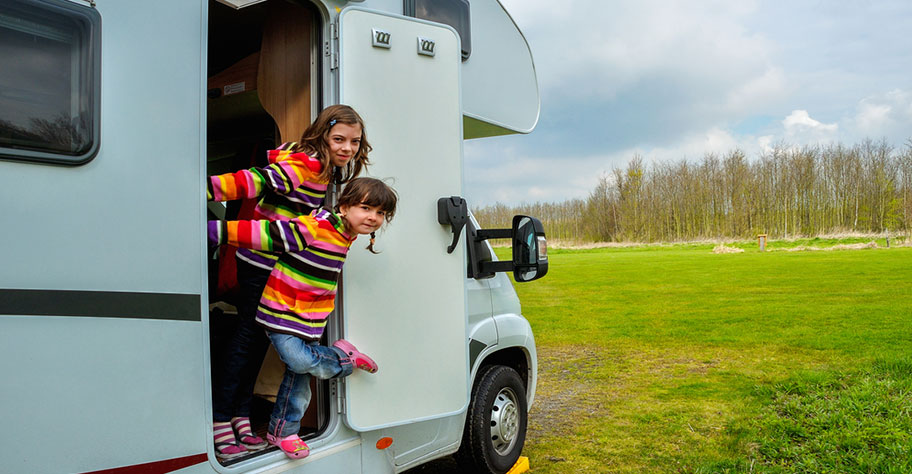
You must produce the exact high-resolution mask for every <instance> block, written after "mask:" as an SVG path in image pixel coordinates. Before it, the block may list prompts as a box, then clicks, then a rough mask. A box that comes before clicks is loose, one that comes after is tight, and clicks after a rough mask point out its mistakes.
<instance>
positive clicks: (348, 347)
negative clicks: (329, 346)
mask: <svg viewBox="0 0 912 474" xmlns="http://www.w3.org/2000/svg"><path fill="white" fill-rule="evenodd" d="M333 347H338V348H339V349H342V350H343V351H345V353H346V354H348V356H349V357H350V358H351V361H352V364H354V365H355V367H357V368H359V369H361V370H366V371H368V372H370V373H372V374H373V373H376V372H377V370H379V369H380V367H378V366H377V363H376V362H374V359H371V358H370V357H368V356H367V355H365V354H364V353H362V352H360V351H358V349H357V348H355V346H354V345H352V343H350V342H348V341H346V340H345V339H339V340H338V341H336V342H334V343H333Z"/></svg>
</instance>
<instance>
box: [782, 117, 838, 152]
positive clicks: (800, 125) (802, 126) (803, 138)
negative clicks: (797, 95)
mask: <svg viewBox="0 0 912 474" xmlns="http://www.w3.org/2000/svg"><path fill="white" fill-rule="evenodd" d="M782 126H783V128H784V132H783V133H784V137H785V140H786V141H788V142H790V143H789V144H790V145H801V144H813V143H820V142H830V141H835V140H836V138H837V136H836V132H837V131H838V130H839V125H838V124H835V123H822V122H820V121H818V120H814V119H813V118H811V115H810V114H809V113H808V112H807V110H800V109H799V110H793V111H792V113H791V114H789V115H788V116H787V117H785V119H784V120H782Z"/></svg>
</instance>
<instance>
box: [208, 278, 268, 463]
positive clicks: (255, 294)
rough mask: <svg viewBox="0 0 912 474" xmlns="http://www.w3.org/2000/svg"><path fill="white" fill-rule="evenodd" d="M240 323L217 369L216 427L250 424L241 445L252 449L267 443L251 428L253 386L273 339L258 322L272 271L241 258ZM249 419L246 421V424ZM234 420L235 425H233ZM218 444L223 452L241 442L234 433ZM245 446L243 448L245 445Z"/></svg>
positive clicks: (214, 399)
mask: <svg viewBox="0 0 912 474" xmlns="http://www.w3.org/2000/svg"><path fill="white" fill-rule="evenodd" d="M237 265H238V285H239V287H240V288H239V290H240V294H239V295H238V325H237V328H236V329H235V331H234V333H233V334H232V337H231V339H230V340H229V341H228V345H227V347H226V348H225V353H224V356H223V357H222V358H221V359H222V363H221V364H220V365H218V366H216V367H215V368H214V370H213V372H214V377H213V384H212V414H213V419H214V430H215V431H218V432H221V433H222V434H223V438H224V435H225V434H231V433H232V430H231V429H229V430H228V433H224V431H225V430H224V427H225V426H229V428H230V427H231V426H232V425H234V426H235V430H237V427H238V426H241V427H243V426H247V428H246V429H245V430H243V432H239V435H240V436H241V444H243V445H244V446H246V447H250V448H252V449H258V448H262V447H264V446H265V441H264V440H263V439H262V438H260V437H258V436H256V435H255V434H253V432H252V431H251V430H250V428H249V417H250V404H251V401H252V399H253V386H254V384H255V383H256V378H257V375H258V373H259V370H260V365H262V363H263V358H264V357H265V355H266V349H267V348H268V347H269V339H268V338H267V337H266V335H265V333H264V332H263V329H262V328H261V327H260V326H259V325H258V324H256V322H255V321H254V317H255V316H256V308H257V304H258V303H259V301H260V296H261V295H262V293H263V288H265V287H266V280H267V279H268V278H269V271H267V270H263V269H260V268H257V267H254V266H252V265H250V264H248V263H246V262H244V261H241V260H238V263H237ZM245 421H246V423H245ZM229 422H231V424H229ZM231 438H232V439H230V440H227V439H223V440H222V443H220V444H219V443H217V445H219V446H221V449H219V450H217V451H218V452H219V453H223V452H226V451H233V449H231V448H229V446H231V445H237V440H236V439H234V436H233V435H232V436H231ZM242 449H243V448H242Z"/></svg>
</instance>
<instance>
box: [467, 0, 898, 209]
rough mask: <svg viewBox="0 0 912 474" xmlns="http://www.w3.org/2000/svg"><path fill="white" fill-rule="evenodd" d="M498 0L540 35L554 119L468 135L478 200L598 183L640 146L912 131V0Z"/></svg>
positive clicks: (819, 139)
mask: <svg viewBox="0 0 912 474" xmlns="http://www.w3.org/2000/svg"><path fill="white" fill-rule="evenodd" d="M500 1H501V2H502V3H503V4H504V6H505V7H506V8H507V10H508V11H509V12H510V13H511V15H512V16H513V18H514V20H515V21H516V23H517V24H518V25H519V27H520V28H521V29H522V30H523V32H524V34H525V35H526V39H527V40H528V42H529V44H530V47H531V49H532V54H533V57H534V59H535V63H536V70H537V73H538V79H539V84H540V89H541V97H542V110H541V120H540V122H539V124H538V127H537V128H536V130H535V131H534V132H533V133H532V134H531V135H529V136H507V137H496V138H489V139H482V140H477V141H476V140H472V141H469V142H466V148H465V156H466V180H467V190H468V192H470V193H471V194H474V195H475V196H476V197H477V199H476V202H477V205H484V204H492V203H494V202H496V201H501V202H504V203H519V202H523V201H535V200H541V201H561V200H564V199H571V198H580V197H585V196H587V195H588V193H589V192H590V191H591V190H592V189H593V188H594V186H595V184H596V181H597V179H598V176H599V175H600V174H601V173H604V172H606V171H608V170H610V169H611V168H612V167H614V166H626V164H627V162H628V161H629V160H630V158H631V157H632V156H634V154H639V155H641V156H643V157H644V158H645V159H646V160H647V162H649V161H664V160H680V159H684V158H686V159H691V160H698V159H700V158H701V157H702V156H703V155H704V154H706V153H717V154H723V153H727V152H729V151H731V150H733V149H736V148H737V149H740V150H742V151H744V152H745V153H746V154H747V155H748V156H749V157H756V156H759V155H760V154H762V153H764V152H767V151H769V150H770V149H771V148H772V147H773V146H775V145H778V144H785V145H788V146H803V145H815V144H819V143H827V142H833V141H840V142H842V143H845V144H853V143H858V142H859V141H860V140H863V139H865V138H873V139H879V138H881V137H883V138H886V139H887V140H888V141H889V142H891V143H894V144H901V143H904V142H906V140H908V139H909V137H910V135H912V92H910V91H912V86H910V85H909V84H910V81H909V77H912V76H910V73H912V71H910V68H912V66H910V64H912V50H910V49H909V48H908V47H906V44H907V43H908V42H907V41H903V38H905V37H906V33H905V29H907V25H908V23H909V21H910V19H912V4H910V3H908V2H906V1H895V0H884V1H882V2H876V3H869V2H855V3H852V2H849V3H845V2H837V4H833V5H831V4H828V3H820V2H819V1H818V0H795V1H794V2H760V1H759V0H754V1H746V2H729V1H726V0H700V1H698V2H665V1H663V0H642V1H633V0H618V1H614V2H604V1H603V0H567V1H565V2H563V3H562V4H561V8H554V5H553V2H546V1H543V0H500ZM870 25H877V27H876V28H872V27H870ZM878 91H880V92H878Z"/></svg>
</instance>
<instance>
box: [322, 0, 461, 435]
mask: <svg viewBox="0 0 912 474" xmlns="http://www.w3.org/2000/svg"><path fill="white" fill-rule="evenodd" d="M340 17H341V19H340V28H339V32H340V37H339V50H340V53H339V58H340V61H339V72H340V101H341V102H342V103H344V104H348V105H351V106H352V107H354V108H355V110H357V111H358V112H359V113H360V114H361V116H362V117H363V118H364V120H365V122H366V127H367V138H368V140H369V141H370V144H371V145H372V147H373V151H372V152H371V155H370V159H371V162H372V165H371V166H370V169H369V173H368V174H369V175H371V176H374V177H378V178H384V179H385V178H389V183H390V184H391V185H392V186H393V187H394V188H395V189H396V190H397V192H398V193H399V207H398V209H397V212H396V215H395V218H394V219H393V221H392V223H390V224H389V226H388V227H386V228H385V229H383V230H381V231H380V232H378V236H377V243H376V246H375V247H376V249H377V250H378V251H380V254H378V255H372V254H370V253H369V252H368V251H366V250H365V249H364V247H365V246H366V245H367V243H368V242H367V238H365V237H361V238H359V239H358V240H357V241H355V243H354V244H353V245H352V249H351V252H350V253H349V257H348V260H347V262H346V265H345V270H344V272H343V282H342V298H341V299H342V305H341V311H342V313H343V316H344V321H345V323H344V337H345V338H346V339H348V340H350V341H351V342H352V343H354V344H355V345H356V346H358V348H359V349H360V350H362V351H364V352H365V353H366V354H369V355H370V356H371V357H373V358H374V360H376V361H377V363H378V364H379V366H380V371H379V372H378V373H377V374H373V375H371V374H367V373H365V372H363V371H356V373H355V374H354V375H353V376H351V377H349V378H347V379H345V382H344V395H345V405H346V407H345V411H346V417H347V420H348V424H349V425H350V426H351V427H352V428H354V429H357V430H360V431H367V430H372V429H376V428H381V427H387V426H394V425H398V424H402V423H406V422H412V421H417V420H424V419H432V418H437V417H441V416H447V415H453V414H456V413H458V412H460V411H462V410H464V409H465V407H466V406H467V404H468V397H469V388H468V386H469V384H468V354H467V344H466V310H465V305H466V302H465V281H466V257H465V244H464V242H463V239H462V238H461V239H459V240H458V246H457V247H456V248H455V250H454V251H453V252H452V253H447V247H448V246H449V245H450V243H451V242H452V241H453V233H452V229H451V228H450V226H449V225H441V224H439V223H438V220H437V200H438V198H440V197H449V196H460V195H461V194H462V113H461V102H460V93H459V91H460V69H459V67H460V58H461V53H460V45H459V38H458V35H457V34H456V32H455V31H454V30H452V29H451V28H449V27H443V26H440V25H436V24H431V23H427V22H423V21H420V20H418V21H416V20H414V19H407V18H404V17H397V16H389V15H386V14H378V13H374V12H368V11H365V10H361V9H356V8H351V9H346V10H344V11H343V12H342V14H341V16H340Z"/></svg>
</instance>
